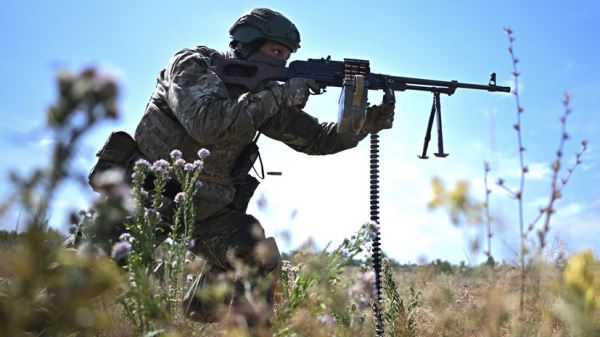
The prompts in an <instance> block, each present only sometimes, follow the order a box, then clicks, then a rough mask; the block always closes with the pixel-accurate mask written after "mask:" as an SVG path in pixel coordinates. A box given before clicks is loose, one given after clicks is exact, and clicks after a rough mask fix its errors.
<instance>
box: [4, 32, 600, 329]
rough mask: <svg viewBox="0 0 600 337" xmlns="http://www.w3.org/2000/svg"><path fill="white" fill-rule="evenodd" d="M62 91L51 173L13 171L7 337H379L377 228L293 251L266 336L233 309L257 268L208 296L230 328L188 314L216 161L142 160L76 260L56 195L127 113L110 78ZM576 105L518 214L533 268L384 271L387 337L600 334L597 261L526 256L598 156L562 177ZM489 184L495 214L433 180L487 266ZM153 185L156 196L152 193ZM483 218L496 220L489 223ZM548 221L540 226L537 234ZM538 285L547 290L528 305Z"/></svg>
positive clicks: (462, 191) (76, 82)
mask: <svg viewBox="0 0 600 337" xmlns="http://www.w3.org/2000/svg"><path fill="white" fill-rule="evenodd" d="M507 32H508V34H509V41H510V43H511V47H510V52H511V57H512V61H513V65H515V69H514V72H515V79H516V78H518V72H517V69H516V64H517V61H516V58H515V57H514V54H513V53H512V52H513V46H512V43H513V41H514V37H513V36H512V31H510V30H507ZM517 87H518V86H517V85H516V86H515V88H517ZM58 88H59V90H58V94H59V97H58V98H57V103H56V104H55V105H53V107H52V108H51V109H50V110H49V112H48V126H49V128H50V129H51V130H53V132H54V134H55V137H56V139H57V142H56V146H55V148H54V150H53V157H52V158H53V160H52V165H51V166H50V167H47V168H40V169H38V170H35V171H34V173H33V174H32V175H31V176H30V177H20V176H16V175H15V179H14V186H15V191H16V193H15V194H14V197H12V198H11V200H8V201H7V203H5V204H4V205H7V204H9V203H15V202H18V203H20V204H21V205H23V206H24V208H25V210H26V214H25V216H24V223H25V224H26V225H25V229H24V231H23V232H21V233H16V232H12V233H2V234H1V235H0V239H1V242H2V244H1V246H0V254H1V256H2V257H3V263H1V264H0V322H1V324H0V336H11V337H12V336H272V335H275V336H279V337H296V336H369V335H373V334H374V329H375V323H374V321H373V314H372V307H373V301H374V300H375V299H374V274H373V272H372V271H371V270H370V267H368V264H367V262H366V260H368V259H365V258H364V256H363V255H362V254H363V253H365V252H366V251H367V250H368V248H369V242H370V240H371V235H372V234H371V233H372V230H371V227H370V226H371V225H370V224H365V225H364V226H362V227H361V229H360V230H359V231H358V232H357V233H355V234H354V235H351V236H350V237H349V238H348V239H346V240H344V241H343V242H342V243H341V244H340V246H339V247H337V248H335V249H333V250H331V251H328V250H325V249H323V250H317V249H314V248H312V249H310V247H309V249H302V250H299V251H296V252H293V253H292V254H291V255H289V258H288V259H286V260H285V261H284V267H283V271H282V277H281V278H280V280H279V283H278V285H279V287H278V289H277V291H276V296H275V305H274V315H273V316H272V317H271V318H270V320H269V324H268V325H266V326H261V327H258V328H249V327H248V326H247V325H246V324H245V322H244V321H242V320H238V319H236V316H235V315H234V314H233V313H232V310H231V308H230V307H229V306H228V305H227V301H224V299H227V298H230V297H231V294H232V292H233V291H234V289H233V284H234V282H233V281H234V280H235V276H236V275H238V276H239V275H240V273H249V272H251V271H247V270H244V269H243V266H239V268H238V270H236V273H237V274H235V275H233V276H232V275H228V276H227V275H226V276H224V277H223V278H222V279H221V281H222V282H220V283H218V284H216V286H213V287H209V288H207V289H201V290H199V292H198V293H199V295H202V294H204V295H206V292H208V295H209V297H211V298H213V299H214V298H218V299H219V301H218V302H219V303H221V305H222V308H221V309H222V311H221V313H222V317H221V320H220V322H218V323H214V324H202V323H195V322H192V321H189V320H188V319H187V318H186V317H185V315H184V312H183V309H182V306H181V304H182V302H183V298H184V293H185V291H186V289H188V287H190V286H191V285H192V282H191V281H192V279H193V276H194V275H196V274H197V273H198V272H199V270H200V269H201V267H202V266H203V265H204V264H203V262H202V260H201V259H199V258H196V257H194V256H193V255H191V254H190V253H187V252H186V250H187V248H188V245H189V244H192V242H191V240H190V239H191V238H190V232H191V228H192V226H193V219H194V214H195V209H194V207H195V205H194V203H193V202H192V200H193V195H194V193H195V189H196V183H197V180H198V177H199V174H200V172H201V170H202V159H203V157H204V156H205V155H206V153H205V152H203V153H200V154H199V158H198V161H195V162H193V163H186V162H184V161H182V159H181V156H180V154H179V153H178V151H174V152H173V153H172V154H171V158H170V160H168V161H167V160H161V161H157V162H155V163H148V162H144V161H141V162H139V163H137V165H136V168H135V173H134V175H133V177H132V179H133V181H132V183H131V188H130V187H129V186H127V185H126V184H125V183H124V182H125V180H126V179H125V178H126V177H124V176H123V174H122V173H120V172H116V171H113V172H107V174H105V175H103V176H102V177H101V179H100V180H101V184H99V185H100V186H101V188H102V189H103V196H102V197H101V198H99V199H98V200H97V201H96V202H95V203H94V205H93V209H92V210H90V211H83V212H81V214H80V215H79V216H78V227H79V228H78V230H77V231H76V233H81V235H80V236H79V237H78V238H79V241H80V243H81V244H80V245H79V248H78V249H67V248H64V247H63V245H62V244H61V241H62V240H61V236H60V234H59V233H57V232H56V231H53V230H51V229H49V228H48V226H47V221H46V219H45V216H44V214H46V211H47V209H48V205H49V204H50V203H51V201H52V199H53V198H55V191H56V189H57V188H58V187H59V186H60V185H61V184H62V183H63V182H64V181H67V180H69V179H72V178H73V177H74V172H72V171H71V166H70V165H69V162H70V160H71V158H72V157H73V155H74V153H75V149H76V147H77V143H78V142H79V141H80V140H81V139H82V137H83V136H84V135H85V133H86V132H87V131H88V130H89V129H90V128H91V127H93V126H94V125H95V124H96V123H98V122H100V121H102V120H104V119H107V118H115V117H116V116H117V111H116V108H115V101H116V95H117V87H116V84H115V83H114V81H112V80H111V79H110V78H108V77H106V76H104V75H101V74H99V73H98V72H97V71H95V70H92V69H88V70H85V71H83V72H81V73H80V74H71V73H67V72H61V73H59V76H58ZM515 97H516V98H517V123H516V124H515V125H516V126H515V129H516V131H517V136H518V155H519V158H520V168H521V172H522V176H521V177H522V178H521V180H520V184H519V187H518V188H517V189H515V190H513V189H511V188H509V187H508V186H506V184H504V183H502V184H501V185H503V188H505V189H506V190H507V191H508V193H509V194H510V195H511V196H513V197H515V199H516V200H517V201H518V213H519V214H522V213H523V212H524V204H523V200H522V196H523V189H524V177H525V176H526V173H527V166H526V165H525V160H524V156H523V152H524V147H523V142H522V138H521V130H522V124H521V123H522V120H521V117H522V114H523V111H524V110H523V108H522V107H521V106H520V103H519V101H518V90H515ZM569 102H570V95H567V96H565V105H564V106H565V110H564V114H563V118H561V125H562V131H561V133H562V134H561V139H560V142H559V147H558V151H557V156H556V158H555V159H554V160H553V161H552V163H551V164H550V165H551V167H552V169H553V173H554V174H553V177H552V181H551V193H550V197H549V202H548V204H547V205H544V206H543V207H542V209H541V210H540V215H539V217H538V218H536V219H534V220H533V221H532V222H531V225H530V226H528V227H526V226H525V225H524V224H525V222H523V221H524V219H522V217H521V216H519V226H518V227H519V234H520V239H521V243H520V245H521V247H520V262H519V263H518V264H517V265H511V264H505V263H487V264H482V265H480V266H466V265H461V266H453V265H451V264H450V263H448V262H447V261H443V260H441V259H439V260H436V261H434V262H432V263H429V264H422V265H411V266H398V265H397V264H393V263H392V261H390V260H385V261H384V265H383V284H382V285H383V293H384V295H385V296H384V302H383V308H384V321H385V332H386V336H402V337H408V336H411V337H412V336H424V337H429V336H498V337H500V336H582V337H583V336H600V323H599V322H600V262H599V261H598V259H597V258H596V257H595V256H594V255H593V253H592V252H591V251H584V252H580V253H577V254H575V255H573V256H571V257H570V258H569V259H567V260H566V261H562V260H561V262H560V263H556V262H553V261H549V260H543V259H534V258H533V257H534V256H532V255H528V251H529V250H528V249H527V247H525V241H524V239H525V238H527V236H528V235H529V234H530V233H533V232H534V231H535V230H536V229H537V232H536V233H537V235H538V239H539V244H538V245H537V247H535V248H537V249H538V250H539V251H544V250H548V249H549V247H548V245H547V243H546V241H547V239H546V237H547V234H548V231H549V229H550V219H551V215H552V214H554V213H555V212H556V210H555V207H556V206H555V202H556V201H557V200H558V199H559V198H560V196H561V195H562V193H563V189H564V186H565V185H566V184H567V182H568V180H569V178H570V176H571V174H572V173H573V171H574V169H575V167H576V166H577V165H579V163H580V162H581V160H582V159H581V157H582V154H583V152H584V151H585V150H586V148H587V142H583V143H582V150H581V151H580V152H579V153H577V154H576V162H575V164H574V166H572V167H569V168H567V171H566V174H564V175H563V177H562V178H560V172H561V171H560V169H561V168H562V167H563V166H564V165H563V163H562V158H563V153H562V152H563V145H564V142H565V141H566V140H567V139H568V136H567V132H566V121H567V117H568V116H569V115H570V113H571V111H570V108H569ZM82 120H83V121H84V123H81V121H82ZM489 172H490V170H489V169H488V168H487V167H486V169H485V174H486V176H485V178H484V179H486V201H485V203H481V202H478V201H477V200H475V199H474V198H472V197H471V196H470V194H469V187H468V184H466V183H464V182H462V183H459V184H458V185H457V186H456V187H455V188H454V189H447V188H446V187H445V186H444V184H443V182H442V181H441V180H439V179H438V180H435V181H434V184H433V186H434V199H433V201H432V203H431V206H432V207H444V208H446V209H447V210H449V214H450V217H451V219H452V220H453V221H455V222H461V221H467V222H482V221H483V222H485V224H486V228H487V229H486V233H487V236H486V238H487V240H488V244H487V251H486V252H485V253H486V255H487V257H488V260H489V261H494V259H493V256H492V249H491V244H492V238H493V235H492V226H493V221H492V220H493V217H492V216H491V213H490V210H489V207H490V206H489V202H490V200H489V194H490V193H491V192H488V191H489V190H488V187H487V174H488V173H489ZM149 174H152V177H153V179H154V186H155V187H154V190H152V191H147V190H145V189H144V183H143V182H144V181H145V180H146V179H148V178H147V177H148V175H149ZM170 179H173V180H176V181H177V182H178V183H179V184H180V185H181V186H182V193H181V194H179V195H178V196H177V197H176V203H175V205H174V207H173V212H172V214H170V213H169V214H167V213H168V212H167V211H166V209H165V208H164V202H165V201H164V200H163V199H162V198H161V197H160V195H161V191H162V190H163V189H164V188H165V185H166V183H167V181H168V180H170ZM516 196H519V197H518V198H517V197H516ZM5 208H6V207H4V206H3V207H2V209H5ZM482 211H486V212H487V213H486V214H485V216H483V217H482V216H481V212H482ZM542 219H543V223H542V225H541V226H537V225H536V224H537V223H538V222H539V221H542ZM115 223H119V224H122V225H123V229H126V230H127V232H128V234H126V235H121V236H120V237H119V238H118V239H116V240H114V238H113V237H112V236H111V235H112V234H113V233H112V232H111V230H112V228H113V227H114V224H115ZM165 223H166V225H165ZM538 227H539V228H538ZM169 228H170V229H169ZM111 240H112V241H111ZM559 249H560V247H559ZM539 255H541V254H538V256H539ZM357 261H358V262H357ZM492 275H493V277H491V276H492ZM528 289H533V290H535V292H532V293H531V295H529V293H528V292H527V291H526V290H528ZM245 295H246V296H248V301H249V303H253V304H254V307H253V308H254V309H253V310H258V311H260V310H262V309H261V308H263V307H262V306H260V301H258V298H253V297H252V296H253V295H254V294H252V293H251V292H250V293H246V294H245Z"/></svg>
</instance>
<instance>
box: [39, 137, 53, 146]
mask: <svg viewBox="0 0 600 337" xmlns="http://www.w3.org/2000/svg"><path fill="white" fill-rule="evenodd" d="M55 142H56V140H54V139H52V138H49V137H45V138H42V139H40V140H39V141H38V142H37V145H38V146H48V145H52V144H54V143H55Z"/></svg>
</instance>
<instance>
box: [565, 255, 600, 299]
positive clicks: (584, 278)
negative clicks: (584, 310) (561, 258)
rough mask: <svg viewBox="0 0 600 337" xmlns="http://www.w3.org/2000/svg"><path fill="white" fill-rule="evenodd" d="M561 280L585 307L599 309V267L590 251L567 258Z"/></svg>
mask: <svg viewBox="0 0 600 337" xmlns="http://www.w3.org/2000/svg"><path fill="white" fill-rule="evenodd" d="M563 279H564V281H565V283H566V284H567V286H569V287H570V288H571V289H573V290H574V291H575V292H576V293H577V294H579V295H580V296H581V297H582V299H583V300H584V302H585V304H586V305H587V306H590V307H600V265H599V264H598V261H596V259H595V258H594V254H593V253H592V251H591V250H589V249H588V250H584V251H582V252H579V253H577V254H575V255H573V256H571V257H570V258H569V260H568V261H567V267H566V268H565V271H564V273H563Z"/></svg>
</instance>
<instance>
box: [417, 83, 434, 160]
mask: <svg viewBox="0 0 600 337" xmlns="http://www.w3.org/2000/svg"><path fill="white" fill-rule="evenodd" d="M438 95H439V94H438ZM435 102H436V101H435V94H434V96H433V104H432V105H431V113H430V114H429V122H428V123H427V130H426V131H425V141H424V142H423V153H422V154H421V155H420V156H417V157H419V158H421V159H427V158H429V157H427V147H428V146H429V141H430V140H431V128H432V127H433V118H434V117H435V111H436V104H435Z"/></svg>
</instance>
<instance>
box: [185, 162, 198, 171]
mask: <svg viewBox="0 0 600 337" xmlns="http://www.w3.org/2000/svg"><path fill="white" fill-rule="evenodd" d="M195 168H196V167H194V164H192V163H186V164H185V165H184V166H183V170H184V171H186V172H192V171H193V170H194V169H195Z"/></svg>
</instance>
